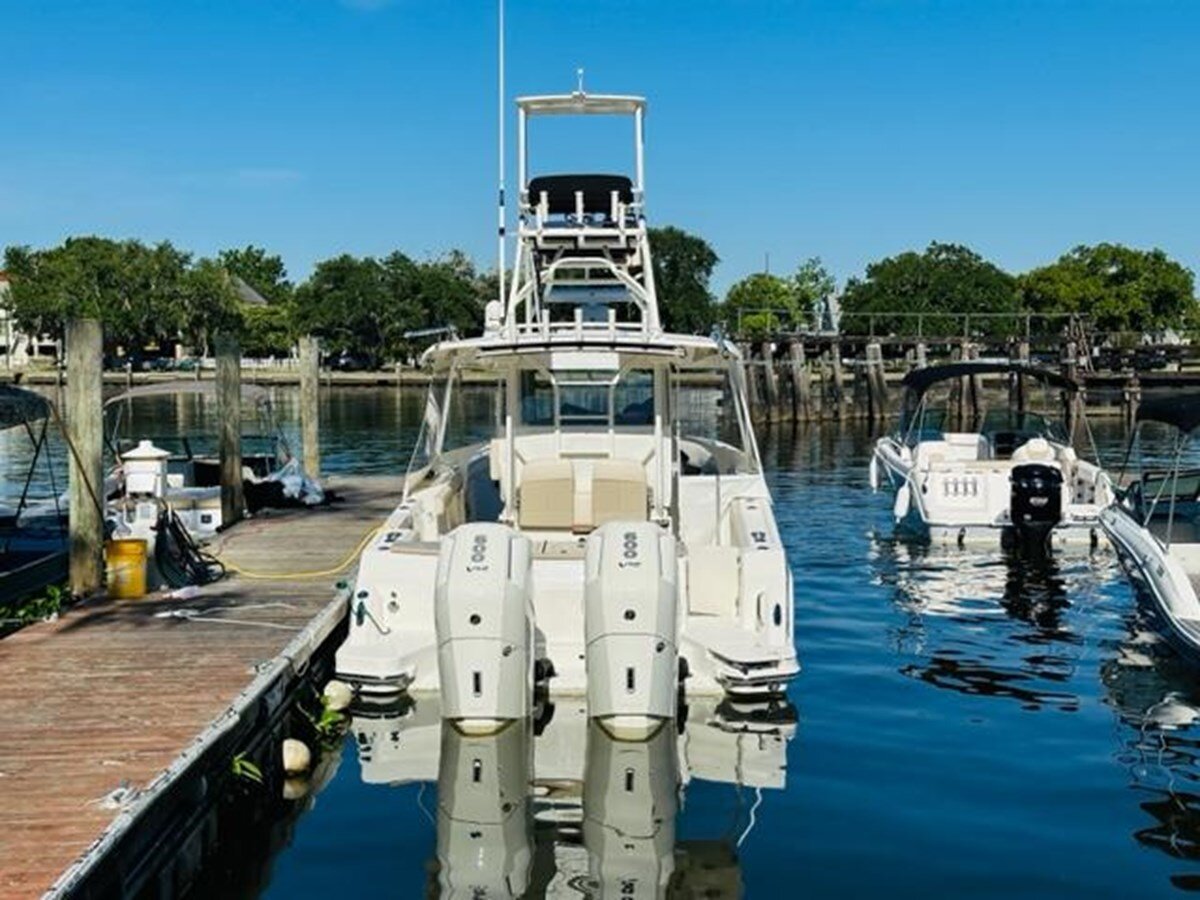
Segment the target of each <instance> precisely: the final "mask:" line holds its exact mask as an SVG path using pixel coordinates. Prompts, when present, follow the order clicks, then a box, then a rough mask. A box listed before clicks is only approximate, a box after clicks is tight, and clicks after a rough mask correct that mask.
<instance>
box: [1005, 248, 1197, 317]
mask: <svg viewBox="0 0 1200 900" xmlns="http://www.w3.org/2000/svg"><path fill="white" fill-rule="evenodd" d="M1019 285H1020V293H1021V299H1022V301H1023V303H1024V305H1025V307H1026V308H1027V309H1029V310H1030V311H1031V312H1039V313H1063V312H1065V313H1084V314H1087V315H1089V316H1091V318H1092V320H1093V322H1094V323H1095V324H1096V325H1097V327H1099V328H1101V329H1104V330H1107V331H1132V332H1139V333H1144V332H1155V331H1162V330H1164V329H1167V328H1177V329H1182V328H1186V327H1190V326H1191V324H1192V323H1193V321H1194V320H1195V316H1196V284H1195V277H1194V276H1193V274H1192V273H1191V272H1190V271H1189V270H1188V269H1185V268H1184V267H1183V266H1181V265H1180V264H1179V263H1177V262H1175V261H1174V260H1172V259H1170V258H1169V257H1168V256H1167V255H1166V254H1165V253H1163V251H1161V250H1135V249H1132V248H1130V247H1123V246H1121V245H1120V244H1097V245H1096V246H1094V247H1086V246H1079V247H1076V248H1075V249H1073V250H1071V251H1070V252H1069V253H1066V254H1064V255H1063V256H1061V257H1059V258H1058V260H1057V261H1056V262H1054V263H1051V264H1050V265H1048V266H1042V267H1041V268H1038V269H1034V270H1033V271H1031V272H1028V273H1026V274H1025V275H1022V276H1021V278H1020V281H1019Z"/></svg>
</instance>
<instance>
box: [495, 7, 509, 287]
mask: <svg viewBox="0 0 1200 900" xmlns="http://www.w3.org/2000/svg"><path fill="white" fill-rule="evenodd" d="M499 7H500V9H499V13H500V15H499V20H500V21H499V29H498V30H499V37H498V44H499V46H498V51H499V52H498V53H497V60H498V63H499V78H498V79H497V82H498V89H497V101H498V102H497V110H496V112H497V116H496V123H497V142H498V144H499V149H498V157H499V158H498V166H499V176H500V177H499V183H500V197H499V199H500V203H499V209H498V223H497V224H498V227H497V231H496V240H497V262H498V265H499V271H498V275H499V283H500V306H501V308H502V309H506V308H507V306H506V303H505V298H504V275H505V266H506V263H507V257H508V253H507V252H506V251H507V248H506V247H505V215H504V0H499Z"/></svg>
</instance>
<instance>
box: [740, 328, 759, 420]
mask: <svg viewBox="0 0 1200 900" xmlns="http://www.w3.org/2000/svg"><path fill="white" fill-rule="evenodd" d="M757 368H758V366H757V365H756V364H755V360H754V358H753V357H752V356H751V346H750V344H743V345H742V371H743V372H744V373H745V378H746V399H747V402H748V403H749V405H750V418H751V419H752V420H755V421H757V420H759V419H760V418H761V417H762V412H763V410H762V405H763V399H762V390H761V389H760V388H759V382H758V372H757Z"/></svg>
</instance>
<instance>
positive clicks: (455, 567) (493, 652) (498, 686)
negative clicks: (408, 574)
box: [435, 522, 533, 734]
mask: <svg viewBox="0 0 1200 900" xmlns="http://www.w3.org/2000/svg"><path fill="white" fill-rule="evenodd" d="M529 566H530V548H529V541H528V540H527V539H526V538H524V537H521V536H520V535H519V534H517V533H516V532H515V531H513V530H512V529H511V528H509V527H508V526H506V525H499V524H496V523H492V522H472V523H469V524H466V525H460V526H459V527H458V528H456V529H455V530H454V531H453V532H451V533H450V535H449V536H448V537H447V538H446V539H445V540H444V541H443V542H442V547H441V552H440V554H439V557H438V569H437V603H436V605H435V624H436V627H437V643H438V675H439V678H440V681H441V693H442V717H443V718H446V719H451V720H453V721H454V722H455V723H456V724H457V725H458V727H459V728H460V729H461V730H462V731H464V732H466V733H473V734H479V733H485V732H488V731H494V730H496V729H497V728H499V727H501V726H503V725H504V724H505V723H506V722H507V721H509V720H512V719H524V718H526V717H527V716H529V714H530V710H531V708H532V694H533V654H532V649H533V608H532V602H531V599H530V588H529Z"/></svg>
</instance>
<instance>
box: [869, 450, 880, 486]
mask: <svg viewBox="0 0 1200 900" xmlns="http://www.w3.org/2000/svg"><path fill="white" fill-rule="evenodd" d="M867 471H868V473H869V476H870V483H871V491H872V493H874V492H876V491H878V490H879V454H878V453H872V454H871V467H870V468H869V469H868V470H867Z"/></svg>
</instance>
